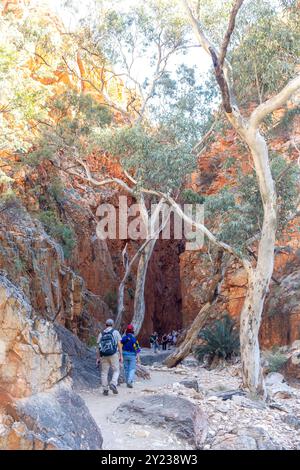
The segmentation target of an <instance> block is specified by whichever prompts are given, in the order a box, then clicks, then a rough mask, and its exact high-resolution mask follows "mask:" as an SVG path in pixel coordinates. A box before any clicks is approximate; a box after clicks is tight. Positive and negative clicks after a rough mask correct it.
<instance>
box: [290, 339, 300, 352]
mask: <svg viewBox="0 0 300 470" xmlns="http://www.w3.org/2000/svg"><path fill="white" fill-rule="evenodd" d="M297 349H299V351H300V339H296V340H295V341H294V342H293V343H292V345H291V347H290V350H291V351H295V350H297Z"/></svg>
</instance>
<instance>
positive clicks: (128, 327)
mask: <svg viewBox="0 0 300 470" xmlns="http://www.w3.org/2000/svg"><path fill="white" fill-rule="evenodd" d="M126 332H127V333H133V332H134V327H133V325H131V324H130V325H127V328H126Z"/></svg>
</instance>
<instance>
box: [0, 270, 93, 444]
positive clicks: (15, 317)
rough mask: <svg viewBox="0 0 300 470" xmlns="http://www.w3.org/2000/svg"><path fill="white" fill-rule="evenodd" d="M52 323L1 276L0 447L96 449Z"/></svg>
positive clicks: (89, 420)
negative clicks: (37, 312)
mask: <svg viewBox="0 0 300 470" xmlns="http://www.w3.org/2000/svg"><path fill="white" fill-rule="evenodd" d="M69 373H70V361H69V359H68V356H67V355H66V354H65V353H64V352H63V349H62V344H61V342H60V341H59V339H58V335H57V331H56V330H55V328H54V326H53V323H51V322H48V321H46V320H44V319H42V318H40V317H38V316H37V315H36V314H35V312H34V311H33V309H32V308H31V305H30V303H29V302H28V299H27V298H26V297H25V296H24V294H23V293H22V292H21V291H20V290H19V289H18V288H17V287H16V286H14V285H13V284H12V283H11V282H10V281H9V280H8V279H7V278H6V277H5V276H1V275H0V383H1V390H0V392H1V393H0V449H8V450H15V449H24V450H25V449H31V450H34V449H101V447H102V436H101V433H100V430H99V429H98V427H97V425H96V423H95V421H94V420H93V418H92V417H91V415H90V413H89V411H88V409H87V407H86V406H85V404H84V402H83V401H82V399H81V398H80V397H79V396H78V395H77V394H76V393H75V392H74V391H73V390H72V381H71V379H70V377H69Z"/></svg>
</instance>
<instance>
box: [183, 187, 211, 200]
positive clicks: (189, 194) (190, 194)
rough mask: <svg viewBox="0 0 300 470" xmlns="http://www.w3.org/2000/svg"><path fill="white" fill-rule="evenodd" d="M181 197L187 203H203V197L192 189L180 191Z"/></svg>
mask: <svg viewBox="0 0 300 470" xmlns="http://www.w3.org/2000/svg"><path fill="white" fill-rule="evenodd" d="M181 198H182V200H183V202H184V203H187V204H203V203H204V201H205V197H204V196H202V195H201V194H198V193H196V192H195V191H193V190H192V189H184V190H183V191H182V193H181Z"/></svg>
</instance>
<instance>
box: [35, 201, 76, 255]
mask: <svg viewBox="0 0 300 470" xmlns="http://www.w3.org/2000/svg"><path fill="white" fill-rule="evenodd" d="M38 218H39V220H40V221H41V222H42V224H43V226H44V228H45V230H46V232H47V233H48V234H49V235H50V236H51V237H53V238H54V239H55V240H57V241H58V243H60V245H61V246H62V249H63V252H64V256H65V258H67V259H68V258H70V256H71V254H72V250H73V249H74V247H75V245H76V239H75V234H74V231H73V229H72V228H71V227H69V226H68V225H66V224H64V223H62V222H61V221H60V220H59V218H58V216H57V214H56V213H55V212H53V211H50V210H47V211H44V212H41V213H40V214H39V217H38Z"/></svg>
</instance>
